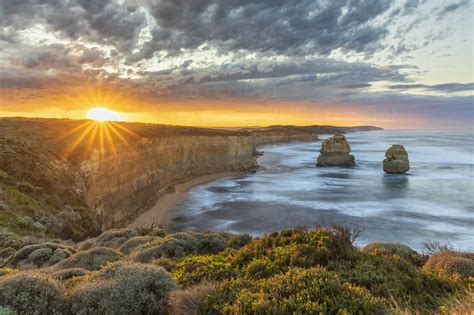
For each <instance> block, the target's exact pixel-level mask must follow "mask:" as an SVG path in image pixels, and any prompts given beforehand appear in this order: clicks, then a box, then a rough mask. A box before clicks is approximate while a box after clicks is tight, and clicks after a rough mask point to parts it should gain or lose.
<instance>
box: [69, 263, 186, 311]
mask: <svg viewBox="0 0 474 315" xmlns="http://www.w3.org/2000/svg"><path fill="white" fill-rule="evenodd" d="M175 289H177V286H176V283H175V282H174V280H173V279H172V278H171V276H170V274H169V273H168V272H166V271H165V270H164V269H163V268H160V267H157V266H154V265H145V264H138V263H130V262H116V263H113V264H110V265H108V266H107V267H105V268H104V269H101V270H100V271H98V272H95V273H94V274H92V275H89V276H86V279H85V280H84V281H82V282H80V283H79V284H78V285H77V286H76V287H75V288H74V289H73V291H72V293H71V296H70V302H71V312H72V313H73V314H163V313H164V312H165V311H166V309H167V305H168V295H169V292H170V291H171V290H175Z"/></svg>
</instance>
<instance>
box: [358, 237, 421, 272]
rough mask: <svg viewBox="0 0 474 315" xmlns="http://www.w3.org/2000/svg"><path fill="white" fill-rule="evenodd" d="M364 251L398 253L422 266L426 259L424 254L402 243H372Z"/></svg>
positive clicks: (379, 253) (375, 253)
mask: <svg viewBox="0 0 474 315" xmlns="http://www.w3.org/2000/svg"><path fill="white" fill-rule="evenodd" d="M362 251H364V252H366V253H370V254H374V255H397V256H399V257H401V258H403V259H405V260H407V261H409V262H411V263H413V264H415V265H417V266H420V267H421V266H422V264H423V263H424V261H425V259H424V257H423V256H422V255H420V254H418V253H417V252H416V251H414V250H413V249H411V248H410V247H408V246H406V245H403V244H400V243H383V242H380V243H370V244H367V245H366V246H365V247H364V248H363V249H362Z"/></svg>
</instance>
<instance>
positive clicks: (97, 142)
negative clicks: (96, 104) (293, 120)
mask: <svg viewBox="0 0 474 315" xmlns="http://www.w3.org/2000/svg"><path fill="white" fill-rule="evenodd" d="M138 138H140V136H138V135H137V134H136V133H135V132H133V131H131V130H130V129H129V128H127V127H125V126H124V125H123V124H121V123H119V122H116V121H99V120H89V121H86V122H84V123H82V124H80V125H78V126H77V127H75V128H73V129H71V130H70V131H68V132H67V133H66V134H64V135H63V136H61V137H60V138H58V139H57V142H59V141H71V142H70V143H69V144H68V145H67V146H66V149H65V150H64V157H66V158H67V157H70V156H71V155H72V154H73V153H76V152H77V151H81V154H80V155H83V157H87V156H89V153H90V152H91V151H92V150H98V151H99V152H100V153H101V154H108V153H110V154H117V152H118V145H125V146H127V147H130V146H131V143H130V141H131V140H133V139H138Z"/></svg>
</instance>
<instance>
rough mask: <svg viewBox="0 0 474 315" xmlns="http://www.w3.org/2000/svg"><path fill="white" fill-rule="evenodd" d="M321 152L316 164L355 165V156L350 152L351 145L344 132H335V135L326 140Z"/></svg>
mask: <svg viewBox="0 0 474 315" xmlns="http://www.w3.org/2000/svg"><path fill="white" fill-rule="evenodd" d="M319 152H321V154H320V155H319V157H318V161H317V162H316V166H343V167H352V166H355V160H354V156H353V155H351V154H349V153H350V152H351V147H350V146H349V143H348V142H347V140H346V137H345V136H344V135H342V134H335V135H334V136H333V137H331V138H329V139H326V140H324V141H323V143H322V145H321V150H320V151H319Z"/></svg>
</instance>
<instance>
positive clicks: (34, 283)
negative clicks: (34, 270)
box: [0, 273, 66, 314]
mask: <svg viewBox="0 0 474 315" xmlns="http://www.w3.org/2000/svg"><path fill="white" fill-rule="evenodd" d="M0 306H2V307H4V308H9V309H11V310H13V311H15V313H18V314H63V313H64V311H65V306H66V300H65V299H64V295H63V288H62V287H61V285H60V284H59V283H58V282H57V281H55V280H53V279H48V278H46V277H45V276H42V275H39V274H31V273H19V274H14V275H12V276H5V277H2V278H0Z"/></svg>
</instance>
